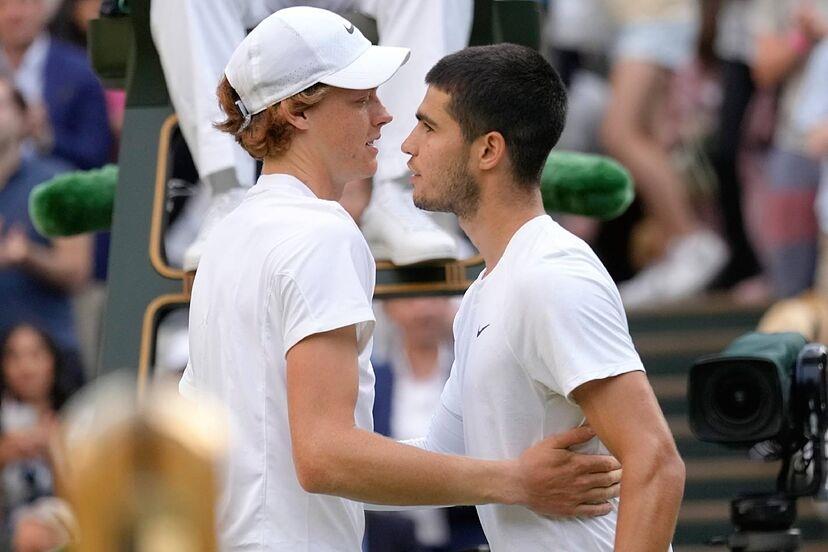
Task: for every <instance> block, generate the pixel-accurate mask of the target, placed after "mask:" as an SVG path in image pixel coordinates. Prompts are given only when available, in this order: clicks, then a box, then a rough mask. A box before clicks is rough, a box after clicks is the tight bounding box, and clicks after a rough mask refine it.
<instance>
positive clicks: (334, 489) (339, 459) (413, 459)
mask: <svg viewBox="0 0 828 552" xmlns="http://www.w3.org/2000/svg"><path fill="white" fill-rule="evenodd" d="M318 442H319V443H320V445H319V446H317V447H315V448H316V450H314V451H305V452H306V453H308V454H310V455H308V456H305V457H306V458H314V460H313V462H312V466H304V470H303V469H302V468H300V467H299V466H298V465H297V472H299V474H298V475H299V478H300V483H302V486H303V487H304V488H305V489H306V490H308V491H309V492H314V493H324V494H333V495H337V496H342V497H345V498H349V499H352V500H358V501H362V502H371V503H375V504H397V505H454V504H486V503H495V502H497V503H506V504H515V503H520V502H521V499H520V496H519V491H518V488H519V484H518V480H517V475H516V464H515V462H513V461H489V460H476V459H472V458H467V457H462V456H452V455H443V454H437V453H433V452H429V451H426V450H422V449H418V448H416V447H412V446H408V445H406V444H403V443H399V442H396V441H393V440H391V439H387V438H385V437H382V436H380V435H377V434H374V433H371V432H368V431H363V430H360V429H356V428H352V429H350V430H348V431H344V432H332V433H331V434H330V435H328V436H327V437H325V438H324V440H319V441H318Z"/></svg>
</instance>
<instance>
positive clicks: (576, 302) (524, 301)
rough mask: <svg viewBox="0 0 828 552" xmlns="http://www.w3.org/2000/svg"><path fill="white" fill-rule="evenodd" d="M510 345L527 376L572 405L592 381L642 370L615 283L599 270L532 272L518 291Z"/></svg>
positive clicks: (509, 333) (557, 268) (588, 267)
mask: <svg viewBox="0 0 828 552" xmlns="http://www.w3.org/2000/svg"><path fill="white" fill-rule="evenodd" d="M516 293H517V294H518V301H517V304H518V305H519V306H520V308H521V311H522V314H521V315H519V316H514V317H512V319H513V320H514V325H513V326H512V331H509V332H507V336H508V339H509V345H510V347H512V351H513V353H514V354H515V356H516V357H517V360H518V362H519V363H520V364H522V365H523V366H524V368H525V370H526V371H527V372H528V374H529V376H530V377H531V378H532V379H533V380H535V381H537V382H538V383H540V384H541V385H544V386H546V387H547V388H549V389H550V390H551V391H553V392H555V393H557V394H559V395H562V396H564V397H566V398H567V399H568V400H571V397H570V394H571V393H572V391H573V390H574V389H575V388H577V387H578V386H580V385H582V384H584V383H586V382H588V381H592V380H597V379H604V378H608V377H612V376H617V375H619V374H623V373H625V372H630V371H635V370H641V371H643V370H644V367H643V365H642V364H641V359H640V358H639V356H638V353H637V352H636V350H635V347H634V346H633V343H632V339H631V337H630V334H629V329H628V327H627V318H626V314H625V313H624V308H623V305H622V303H621V298H620V296H619V295H618V290H617V288H616V287H615V284H614V283H613V282H612V280H610V278H609V276H608V275H607V274H606V273H605V272H603V271H600V270H599V269H598V268H597V267H593V266H591V265H587V266H586V267H574V268H573V267H563V268H561V267H544V266H541V267H540V268H536V269H533V270H532V271H531V272H530V273H528V274H526V275H525V277H524V278H522V279H521V281H520V282H519V283H518V285H517V286H516Z"/></svg>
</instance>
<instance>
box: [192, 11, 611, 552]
mask: <svg viewBox="0 0 828 552" xmlns="http://www.w3.org/2000/svg"><path fill="white" fill-rule="evenodd" d="M408 54H409V52H408V50H407V49H405V48H391V47H377V46H371V44H370V42H368V40H367V39H365V38H364V37H363V36H362V34H361V33H360V32H359V30H358V29H356V28H355V27H354V26H353V25H352V24H351V23H349V22H348V21H346V20H345V19H343V18H342V17H340V16H338V15H336V14H334V13H331V12H328V11H325V10H320V9H316V8H310V7H297V8H289V9H285V10H281V11H278V12H276V13H274V14H273V15H271V16H270V17H268V18H267V19H265V20H264V21H263V22H262V23H260V24H259V25H258V26H257V27H256V28H255V29H254V30H253V31H252V32H251V33H250V34H249V35H248V36H247V37H246V38H245V39H244V41H242V43H241V45H240V46H239V47H238V48H237V49H236V51H235V52H234V53H233V56H232V57H231V58H230V61H229V63H228V65H227V68H226V70H225V79H224V80H223V81H222V83H221V85H220V88H219V98H220V102H221V107H222V109H223V111H224V112H225V114H226V115H227V118H226V120H225V121H224V122H223V123H221V124H220V128H221V129H222V130H224V131H225V132H228V133H230V134H231V135H233V136H234V137H235V139H236V140H237V141H238V142H239V143H240V144H241V145H242V146H243V147H244V148H245V149H246V150H247V151H248V153H250V154H251V155H252V156H254V157H260V158H261V159H262V160H263V168H262V176H261V177H260V178H259V180H258V182H257V183H256V185H255V186H253V188H251V189H250V191H249V192H247V194H246V196H245V198H244V199H243V201H242V202H241V204H240V205H239V206H238V207H237V208H236V209H235V210H234V211H232V212H231V213H230V214H229V215H228V216H227V217H226V218H224V219H223V220H222V221H221V222H220V223H219V224H218V225H217V226H216V227H215V229H214V230H213V231H212V232H211V233H210V236H209V238H208V239H207V243H206V248H205V251H204V255H203V257H202V258H201V261H200V264H199V270H198V273H197V275H196V278H195V283H194V287H193V293H192V299H191V302H190V322H189V332H190V336H189V337H190V363H189V364H188V366H187V369H186V370H185V372H184V375H183V377H182V380H181V384H180V389H181V391H182V393H183V394H185V395H186V396H191V397H193V396H197V395H198V394H199V393H209V394H211V395H215V396H216V397H217V398H219V399H220V400H221V401H223V402H224V403H225V404H226V406H227V407H228V411H229V412H230V423H229V427H230V447H229V458H228V461H227V466H226V471H225V472H224V477H223V482H224V483H223V488H222V493H221V501H220V503H219V505H218V518H219V529H220V540H221V544H222V549H223V550H279V551H286V552H296V551H306V552H311V551H312V552H330V551H348V552H353V551H358V550H360V549H361V543H362V534H363V525H364V520H363V512H362V510H363V505H362V503H363V502H370V503H375V504H391V505H440V504H446V505H448V504H488V503H501V504H510V505H521V506H523V507H525V508H529V509H532V510H534V511H537V512H538V513H539V514H540V515H565V516H573V515H579V516H591V515H602V514H607V513H608V512H609V511H610V510H611V504H610V503H609V502H608V501H609V500H610V499H611V498H612V497H614V496H617V494H618V484H617V482H618V479H619V478H620V473H619V472H618V469H617V468H618V462H617V461H616V460H615V459H614V458H612V457H611V456H606V455H605V456H588V455H578V454H574V453H572V452H571V451H569V450H566V449H567V448H568V447H570V446H572V445H577V444H578V443H581V442H584V441H587V440H589V439H590V438H591V437H592V435H593V433H592V431H591V430H590V429H587V428H579V429H576V430H573V431H567V432H562V433H561V434H560V435H557V436H551V437H549V438H547V439H545V440H542V441H541V440H540V439H537V440H535V441H537V442H536V443H535V444H533V445H532V446H531V447H529V446H527V447H524V448H525V449H526V450H519V451H515V454H514V455H512V456H510V457H508V458H503V459H500V460H491V459H472V458H465V457H462V456H458V455H450V454H438V452H440V450H439V447H440V446H441V445H440V443H445V442H453V441H454V439H456V438H457V435H454V434H449V435H441V434H440V432H439V430H435V432H434V435H435V436H436V437H435V439H434V441H433V443H437V446H436V448H435V447H432V448H434V451H427V450H421V449H419V448H416V447H414V446H409V445H406V444H403V443H398V442H395V441H393V440H390V439H387V438H384V437H382V436H380V435H377V434H375V433H373V432H372V431H371V430H372V427H373V423H372V417H371V407H372V404H373V398H374V374H373V370H372V368H371V364H370V361H369V358H370V354H371V343H372V332H373V327H374V315H373V312H372V310H371V298H372V296H373V291H374V289H373V288H374V277H375V266H374V260H373V258H372V256H371V253H370V251H369V249H368V245H367V244H366V242H365V239H364V238H363V237H362V234H361V233H360V231H359V229H358V228H357V226H356V224H355V223H354V221H353V220H352V219H351V218H350V216H349V215H348V214H347V213H346V212H345V210H344V209H343V208H342V207H341V206H340V205H339V204H338V203H337V202H336V200H337V199H338V198H339V197H340V196H341V194H342V189H343V187H344V186H345V183H347V182H349V181H353V180H355V179H359V178H366V177H369V176H371V175H372V174H373V173H374V171H375V170H376V168H377V161H376V156H377V149H376V147H375V146H374V144H375V142H376V140H377V139H378V138H379V136H380V133H381V129H382V127H383V126H384V125H385V124H387V123H388V122H389V121H390V120H391V116H390V115H389V114H388V112H387V111H386V110H385V108H384V107H383V105H382V103H380V101H379V99H378V98H377V95H376V87H378V86H379V85H380V84H382V83H383V82H385V81H387V80H388V79H390V78H391V77H392V75H394V73H395V72H396V71H397V69H398V68H399V67H400V66H401V65H402V64H403V63H405V61H406V59H407V57H408ZM461 438H462V437H461ZM527 511H528V510H527ZM509 550H520V548H519V547H517V548H515V547H509Z"/></svg>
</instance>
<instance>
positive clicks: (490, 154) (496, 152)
mask: <svg viewBox="0 0 828 552" xmlns="http://www.w3.org/2000/svg"><path fill="white" fill-rule="evenodd" d="M475 142H477V144H476V148H475V149H476V154H477V166H478V168H479V169H480V170H481V171H491V170H493V169H495V168H497V167H498V166H499V165H500V164H501V163H503V162H504V160H505V158H506V140H505V139H504V138H503V135H502V134H501V133H499V132H497V131H492V132H487V133H486V134H484V135H483V136H481V137H479V138H478V139H477V140H475Z"/></svg>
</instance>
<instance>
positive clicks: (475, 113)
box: [426, 43, 566, 184]
mask: <svg viewBox="0 0 828 552" xmlns="http://www.w3.org/2000/svg"><path fill="white" fill-rule="evenodd" d="M426 83H427V84H429V85H431V86H434V87H436V88H438V89H440V90H442V91H443V92H446V93H448V94H449V95H450V96H451V100H450V101H449V114H450V115H451V116H452V117H453V118H454V119H455V120H456V121H457V123H458V124H459V125H460V129H461V131H462V133H463V137H464V138H465V140H466V142H471V141H473V140H474V139H475V138H477V137H479V136H481V135H483V134H485V133H487V132H492V131H497V132H499V133H500V134H502V135H503V138H504V140H505V142H506V147H507V150H508V152H509V157H510V158H511V160H512V165H513V167H514V174H515V177H516V178H517V180H518V181H520V182H521V183H527V184H529V183H537V182H538V181H539V179H540V173H541V171H542V170H543V166H544V163H545V162H546V158H547V156H548V155H549V151H550V150H551V149H552V147H553V146H554V145H555V144H556V143H557V142H558V138H560V136H561V132H562V131H563V127H564V122H565V120H566V89H565V88H564V85H563V82H562V81H561V78H560V76H559V75H558V73H557V72H555V70H554V69H553V68H552V66H551V65H549V63H548V62H547V61H546V60H545V59H543V57H542V56H541V55H540V54H539V53H538V52H536V51H535V50H532V49H531V48H527V47H525V46H518V45H517V44H505V43H504V44H493V45H490V46H473V47H470V48H465V49H463V50H460V51H459V52H456V53H454V54H451V55H448V56H446V57H444V58H443V59H441V60H440V61H439V62H437V65H435V66H434V67H433V68H432V69H431V71H429V72H428V74H427V75H426Z"/></svg>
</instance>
